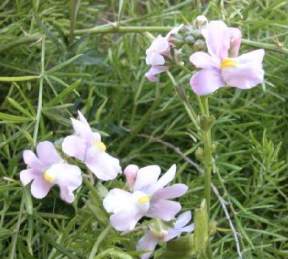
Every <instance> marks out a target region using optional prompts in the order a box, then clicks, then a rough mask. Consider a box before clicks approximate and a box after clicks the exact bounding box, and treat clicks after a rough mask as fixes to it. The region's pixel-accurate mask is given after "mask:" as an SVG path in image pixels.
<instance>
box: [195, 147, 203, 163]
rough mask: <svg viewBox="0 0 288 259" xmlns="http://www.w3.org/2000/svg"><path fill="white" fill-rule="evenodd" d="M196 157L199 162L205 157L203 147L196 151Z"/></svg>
mask: <svg viewBox="0 0 288 259" xmlns="http://www.w3.org/2000/svg"><path fill="white" fill-rule="evenodd" d="M195 156H196V158H197V159H198V160H200V161H201V160H202V159H203V156H204V151H203V148H202V147H198V148H197V149H196V151H195Z"/></svg>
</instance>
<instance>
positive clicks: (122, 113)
mask: <svg viewBox="0 0 288 259" xmlns="http://www.w3.org/2000/svg"><path fill="white" fill-rule="evenodd" d="M76 2H77V1H74V3H76ZM70 4H71V3H70V1H59V0H45V1H44V0H32V1H29V0H16V1H9V0H3V1H1V3H0V17H1V19H0V77H1V80H0V81H1V82H0V87H1V96H0V177H1V178H0V257H1V258H11V259H12V258H25V259H27V258H88V257H89V256H90V258H94V254H96V255H98V257H95V258H131V257H129V254H130V256H132V257H133V258H134V257H135V256H136V254H135V252H134V246H135V242H136V241H137V238H139V233H136V234H134V235H132V236H129V235H126V236H125V235H124V236H119V235H118V234H117V233H116V232H113V231H112V230H109V228H107V227H106V220H107V218H106V215H104V214H103V212H101V211H99V204H98V203H99V201H98V200H97V198H96V197H93V195H94V196H95V193H94V192H93V191H92V192H90V193H89V190H88V188H87V187H83V188H82V189H81V190H80V191H79V193H78V196H77V197H78V199H77V201H76V202H75V204H74V205H73V206H70V205H67V204H65V203H64V202H62V201H61V200H60V199H59V198H58V190H57V188H56V189H55V190H53V192H52V193H50V194H49V196H48V197H47V198H45V199H43V200H40V201H39V200H35V199H33V198H31V196H30V194H29V192H28V189H27V188H23V187H21V185H20V182H19V171H20V170H21V169H23V168H24V164H23V162H22V150H23V149H26V148H32V147H33V145H34V144H35V142H36V141H40V140H47V139H50V140H52V141H57V140H59V139H61V138H62V137H63V136H65V135H66V134H69V133H71V126H70V122H69V117H71V116H73V115H76V111H77V110H78V109H81V110H82V111H83V113H84V114H85V115H86V116H87V118H88V120H89V121H90V122H91V124H92V125H93V127H94V128H96V129H99V130H101V131H102V132H103V133H107V134H104V135H105V136H106V137H104V141H105V143H106V144H107V146H108V150H109V152H111V153H112V154H114V155H116V156H118V157H119V158H121V161H122V165H123V166H125V165H127V164H128V163H137V164H139V165H140V166H144V165H147V164H153V163H156V164H159V165H161V167H162V168H163V169H164V170H165V169H167V168H168V167H169V166H170V165H171V164H172V163H177V165H178V176H177V177H178V179H177V181H181V182H185V183H186V184H188V185H189V187H190V190H189V192H188V194H187V195H186V196H185V197H184V198H183V199H182V203H183V208H184V209H185V210H193V209H195V208H196V207H197V206H199V204H200V198H201V195H202V191H203V186H202V179H201V177H199V173H198V171H197V170H196V169H195V167H192V166H191V165H189V164H188V163H187V162H186V161H185V160H183V157H182V156H181V155H179V152H178V153H177V151H178V148H179V149H180V150H181V152H182V153H183V154H185V155H186V156H188V157H189V158H190V159H192V160H193V161H195V162H196V163H199V162H198V161H197V159H196V158H195V154H194V153H195V150H196V148H197V147H198V146H199V144H200V143H199V141H198V140H197V132H196V130H195V128H194V126H193V124H192V123H191V122H190V119H189V114H188V113H187V112H186V110H185V108H184V106H183V105H182V103H181V102H180V101H179V99H178V97H177V95H176V92H175V89H174V88H173V86H172V84H171V82H170V81H169V78H168V77H167V76H166V75H163V77H162V78H161V84H157V85H155V84H151V83H149V82H148V81H147V80H145V78H144V74H145V72H146V70H147V66H146V65H145V60H144V57H145V49H146V48H147V47H148V45H149V40H148V39H147V37H146V36H145V35H144V34H143V33H127V34H124V33H114V34H112V33H107V34H103V33H98V34H96V33H91V34H89V33H82V34H78V32H77V31H76V33H75V35H74V37H69V30H70V28H71V26H70V23H71V17H72V25H73V24H74V25H75V28H76V29H84V28H90V27H93V26H95V25H101V24H107V23H109V22H113V21H122V22H123V21H125V25H138V26H144V25H145V26H156V25H159V26H162V25H163V26H173V25H175V24H180V23H189V22H190V23H191V22H192V21H193V19H195V17H196V16H197V15H199V14H205V15H206V16H207V17H208V18H209V19H210V20H212V19H224V20H225V21H226V22H227V23H228V24H229V25H234V26H237V27H241V29H242V31H243V34H244V37H245V38H246V39H251V40H255V41H259V42H267V43H272V44H275V45H278V46H284V47H285V46H286V48H287V45H288V37H287V32H288V30H287V29H288V16H287V12H288V3H287V1H286V0H255V1H252V0H251V1H249V0H230V1H220V0H218V1H216V0H215V1H200V0H198V1H197V0H195V1H192V0H190V1H189V0H188V1H180V0H179V1H177V0H175V1H172V0H171V1H164V0H163V1H159V0H149V1H148V0H146V1H144V0H143V1H140V0H122V1H116V0H115V1H113V0H106V1H104V0H103V1H100V0H99V1H92V0H91V1H88V0H82V1H81V4H80V7H79V12H78V17H77V20H76V21H74V20H73V14H72V15H71V12H70V11H71V5H70ZM74 10H75V8H74ZM74 17H75V16H74ZM73 21H74V22H75V23H74V22H73ZM43 35H45V41H44V40H41V39H43V37H42V36H43ZM248 49H252V48H249V47H247V46H243V47H242V49H241V51H242V52H245V51H246V50H248ZM188 50H189V49H188ZM188 50H187V51H188ZM190 51H192V49H191V50H190ZM187 53H189V52H187ZM184 62H185V65H186V66H187V67H188V68H189V69H190V70H191V72H192V69H193V67H192V66H191V65H190V64H189V62H188V60H184ZM264 63H265V64H264V67H265V71H266V75H265V79H266V81H265V85H263V86H259V87H257V88H254V89H252V90H250V91H238V90H235V89H225V90H221V91H218V92H217V93H215V94H213V95H212V96H211V98H210V99H211V101H210V103H211V104H210V105H211V113H212V114H214V115H215V117H216V118H217V121H216V124H215V128H214V133H213V134H214V138H215V141H216V146H217V149H216V155H215V162H216V169H217V170H216V172H217V173H216V174H215V175H214V176H213V181H214V183H215V185H216V186H218V188H219V192H220V194H221V195H222V196H223V198H224V199H225V200H226V201H229V204H228V205H227V208H228V210H229V213H230V215H231V218H232V220H233V222H234V224H235V227H236V229H237V231H238V232H239V238H240V245H241V250H242V252H243V255H244V258H259V259H263V258H265V259H266V258H288V243H287V239H288V205H287V204H288V203H287V200H288V177H287V175H288V172H287V160H288V156H287V150H288V130H287V128H288V117H287V112H288V104H287V103H288V90H287V89H288V85H287V83H288V80H287V79H288V55H287V54H282V53H278V52H275V51H266V56H265V62H264ZM172 73H173V75H175V78H176V80H177V82H179V84H180V85H181V86H182V87H183V88H184V89H185V92H186V94H187V96H188V98H189V101H190V103H191V105H192V106H193V107H194V108H195V110H198V106H197V102H196V98H195V96H194V95H193V93H192V91H191V90H190V88H189V84H188V82H189V77H190V76H191V74H189V73H187V72H183V71H180V70H177V69H174V70H173V71H172ZM39 75H41V76H40V77H39ZM23 76H24V77H23ZM26 76H29V77H26ZM30 76H32V77H30ZM6 77H17V78H12V79H11V78H6ZM4 81H6V82H4ZM41 100H42V104H41ZM41 107H42V108H41ZM120 183H121V180H119V181H118V180H117V181H115V182H113V183H112V182H111V183H108V184H107V187H108V188H111V187H112V186H117V185H119V184H120ZM95 190H96V189H95ZM86 200H88V202H87V204H86V205H84V202H85V201H86ZM212 212H213V213H212V217H213V219H214V220H216V222H217V226H218V228H219V229H218V230H217V232H216V233H215V234H214V235H213V237H212V250H213V251H214V255H215V258H237V253H236V249H235V241H234V239H233V236H232V233H231V231H230V228H229V225H228V222H227V220H226V218H225V215H224V213H223V210H222V208H221V206H220V203H219V201H218V199H217V198H216V197H215V196H213V201H212ZM105 231H106V232H109V233H108V237H107V236H106V234H107V233H106V232H105ZM120 243H121V245H119V244H120Z"/></svg>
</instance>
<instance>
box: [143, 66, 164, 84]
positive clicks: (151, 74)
mask: <svg viewBox="0 0 288 259" xmlns="http://www.w3.org/2000/svg"><path fill="white" fill-rule="evenodd" d="M166 70H168V67H166V66H152V67H151V68H150V69H149V70H148V72H147V73H146V74H145V77H146V78H147V79H148V80H149V81H151V82H158V81H159V78H157V77H156V75H158V74H161V73H163V72H164V71H166Z"/></svg>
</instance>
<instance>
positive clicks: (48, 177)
mask: <svg viewBox="0 0 288 259" xmlns="http://www.w3.org/2000/svg"><path fill="white" fill-rule="evenodd" d="M43 177H44V180H45V181H46V182H48V183H53V181H54V180H55V175H54V174H52V173H51V172H50V171H49V169H48V170H46V171H45V172H44V174H43Z"/></svg>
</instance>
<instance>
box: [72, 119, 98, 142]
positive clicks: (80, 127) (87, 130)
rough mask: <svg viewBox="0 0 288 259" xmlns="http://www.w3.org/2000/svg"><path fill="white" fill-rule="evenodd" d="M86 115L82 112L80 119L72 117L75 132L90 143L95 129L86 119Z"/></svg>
mask: <svg viewBox="0 0 288 259" xmlns="http://www.w3.org/2000/svg"><path fill="white" fill-rule="evenodd" d="M84 119H85V117H84V116H83V115H82V114H81V117H80V120H76V119H74V118H71V122H72V126H73V129H74V131H75V134H76V135H77V136H79V137H80V138H83V139H84V140H85V141H86V142H88V143H90V142H91V141H92V140H93V131H92V129H91V127H90V126H89V124H88V122H87V121H86V119H85V120H84Z"/></svg>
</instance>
